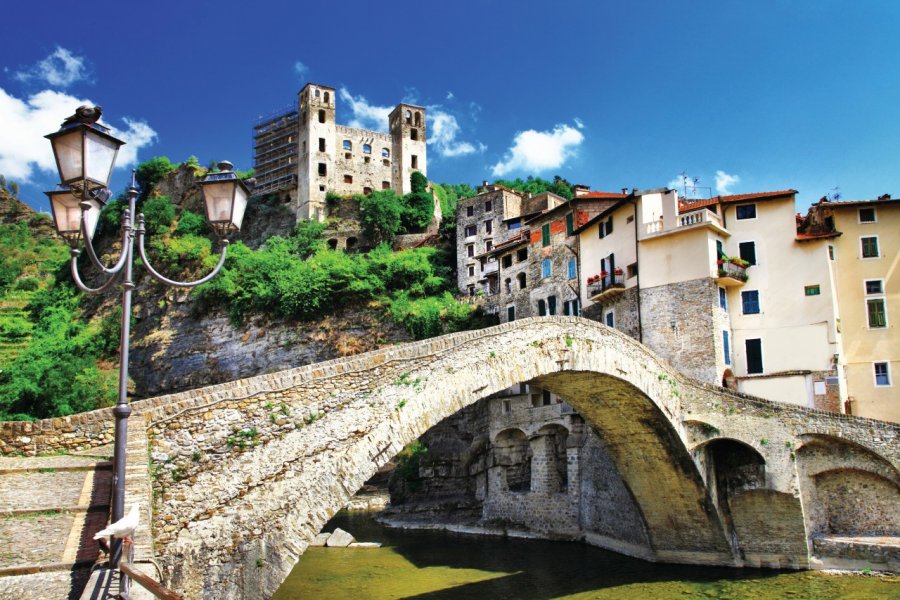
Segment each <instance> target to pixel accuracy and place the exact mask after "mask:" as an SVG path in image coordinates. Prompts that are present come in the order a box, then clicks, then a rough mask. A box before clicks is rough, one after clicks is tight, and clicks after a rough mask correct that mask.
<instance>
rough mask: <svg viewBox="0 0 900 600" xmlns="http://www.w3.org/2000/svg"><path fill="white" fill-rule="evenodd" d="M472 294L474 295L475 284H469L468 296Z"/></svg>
mask: <svg viewBox="0 0 900 600" xmlns="http://www.w3.org/2000/svg"><path fill="white" fill-rule="evenodd" d="M474 295H475V286H474V285H470V286H469V296H474Z"/></svg>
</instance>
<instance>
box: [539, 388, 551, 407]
mask: <svg viewBox="0 0 900 600" xmlns="http://www.w3.org/2000/svg"><path fill="white" fill-rule="evenodd" d="M541 401H542V402H543V404H544V406H550V403H551V402H552V401H553V398H552V397H551V396H550V392H548V391H547V390H541Z"/></svg>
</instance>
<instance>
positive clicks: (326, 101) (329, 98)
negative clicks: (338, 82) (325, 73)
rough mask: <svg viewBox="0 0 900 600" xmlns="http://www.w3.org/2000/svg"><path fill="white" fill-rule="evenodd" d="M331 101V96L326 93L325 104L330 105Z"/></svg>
mask: <svg viewBox="0 0 900 600" xmlns="http://www.w3.org/2000/svg"><path fill="white" fill-rule="evenodd" d="M329 100H331V94H329V93H328V92H325V104H328V101H329Z"/></svg>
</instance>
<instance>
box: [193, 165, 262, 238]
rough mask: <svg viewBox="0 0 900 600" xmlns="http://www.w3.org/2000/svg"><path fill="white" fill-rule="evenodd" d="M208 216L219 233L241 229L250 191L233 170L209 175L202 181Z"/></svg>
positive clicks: (223, 233)
mask: <svg viewBox="0 0 900 600" xmlns="http://www.w3.org/2000/svg"><path fill="white" fill-rule="evenodd" d="M200 187H201V190H202V192H203V202H204V203H205V204H206V216H207V218H208V219H209V224H210V225H212V227H213V229H214V230H215V231H216V232H217V233H218V234H219V235H225V234H227V233H229V232H231V231H239V230H240V229H241V222H242V221H243V220H244V212H245V211H246V210H247V200H248V199H249V196H250V194H249V191H248V190H247V186H245V185H244V182H243V181H241V180H240V179H238V178H237V176H236V175H235V174H234V172H233V171H223V172H221V173H212V174H210V175H207V176H206V177H205V178H204V179H203V181H201V182H200Z"/></svg>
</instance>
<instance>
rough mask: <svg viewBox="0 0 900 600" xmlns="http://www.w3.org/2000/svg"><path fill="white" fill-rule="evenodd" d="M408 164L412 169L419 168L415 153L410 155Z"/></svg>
mask: <svg viewBox="0 0 900 600" xmlns="http://www.w3.org/2000/svg"><path fill="white" fill-rule="evenodd" d="M410 166H412V168H413V169H418V168H419V157H418V156H416V155H415V154H413V155H412V162H411V165H410Z"/></svg>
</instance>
